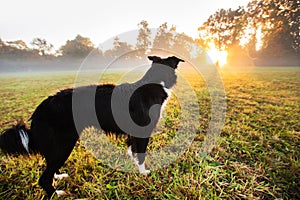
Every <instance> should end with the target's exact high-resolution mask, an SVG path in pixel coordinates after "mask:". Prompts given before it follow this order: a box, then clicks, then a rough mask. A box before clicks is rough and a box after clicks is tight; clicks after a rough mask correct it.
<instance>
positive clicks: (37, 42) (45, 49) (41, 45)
mask: <svg viewBox="0 0 300 200" xmlns="http://www.w3.org/2000/svg"><path fill="white" fill-rule="evenodd" d="M30 44H31V45H32V46H33V49H36V50H38V52H39V54H40V55H41V56H45V55H48V54H51V50H52V49H53V45H52V44H49V43H48V42H47V41H46V40H45V39H41V38H34V39H33V40H32V42H31V43H30Z"/></svg>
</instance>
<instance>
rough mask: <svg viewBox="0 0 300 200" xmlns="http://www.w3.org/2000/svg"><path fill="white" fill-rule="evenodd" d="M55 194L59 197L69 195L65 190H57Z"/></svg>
mask: <svg viewBox="0 0 300 200" xmlns="http://www.w3.org/2000/svg"><path fill="white" fill-rule="evenodd" d="M55 193H56V195H57V196H58V197H61V196H65V195H67V193H66V192H65V191H63V190H56V191H55Z"/></svg>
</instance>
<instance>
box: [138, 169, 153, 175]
mask: <svg viewBox="0 0 300 200" xmlns="http://www.w3.org/2000/svg"><path fill="white" fill-rule="evenodd" d="M150 172H151V171H150V170H148V169H145V170H143V171H140V174H143V175H148V174H150Z"/></svg>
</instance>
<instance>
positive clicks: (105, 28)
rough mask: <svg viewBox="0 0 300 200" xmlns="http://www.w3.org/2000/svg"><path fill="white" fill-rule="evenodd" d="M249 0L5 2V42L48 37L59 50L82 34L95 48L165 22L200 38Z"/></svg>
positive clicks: (1, 21) (0, 29) (0, 30)
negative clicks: (202, 29)
mask: <svg viewBox="0 0 300 200" xmlns="http://www.w3.org/2000/svg"><path fill="white" fill-rule="evenodd" d="M249 1H250V0H211V1H200V0H186V1H174V0H163V1H162V0H152V1H138V0H130V1H117V0H109V1H100V0H85V1H74V0H73V1H70V0H64V1H60V0H46V1H39V0H26V1H21V0H19V1H18V0H9V1H8V0H4V1H2V2H1V3H0V6H1V12H0V38H1V39H2V40H5V41H11V40H18V39H22V40H24V41H25V42H26V43H27V44H29V43H30V41H32V39H33V38H34V37H40V38H43V39H46V40H47V41H48V42H50V43H52V44H53V45H54V46H55V48H56V49H57V48H59V47H60V46H61V45H63V44H64V43H65V42H66V40H68V39H74V38H75V36H76V35H77V34H81V35H82V36H85V37H89V38H90V39H91V40H92V42H93V43H94V44H96V45H98V44H100V43H102V42H104V41H105V40H107V39H109V38H111V37H113V36H115V35H117V34H120V33H122V32H126V31H130V30H133V29H137V24H138V23H139V22H140V21H141V20H147V21H148V23H149V27H150V28H157V27H158V26H159V25H161V24H162V23H164V22H168V24H169V25H170V26H171V25H176V27H177V32H185V33H186V34H188V35H189V36H192V37H194V38H195V37H197V36H198V31H197V28H198V27H199V26H200V25H201V24H202V23H203V22H204V21H206V20H207V18H208V17H209V16H210V15H211V14H213V13H214V12H215V11H217V10H218V9H220V8H224V9H228V8H237V7H238V6H245V5H247V3H248V2H249Z"/></svg>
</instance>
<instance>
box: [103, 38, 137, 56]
mask: <svg viewBox="0 0 300 200" xmlns="http://www.w3.org/2000/svg"><path fill="white" fill-rule="evenodd" d="M132 50H133V48H132V46H131V45H129V44H127V42H121V41H120V38H119V37H115V38H114V42H113V48H112V49H109V50H107V51H106V52H105V53H104V54H105V56H106V57H110V58H116V57H118V56H122V55H123V54H126V53H128V52H130V51H132ZM125 58H127V56H125Z"/></svg>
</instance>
